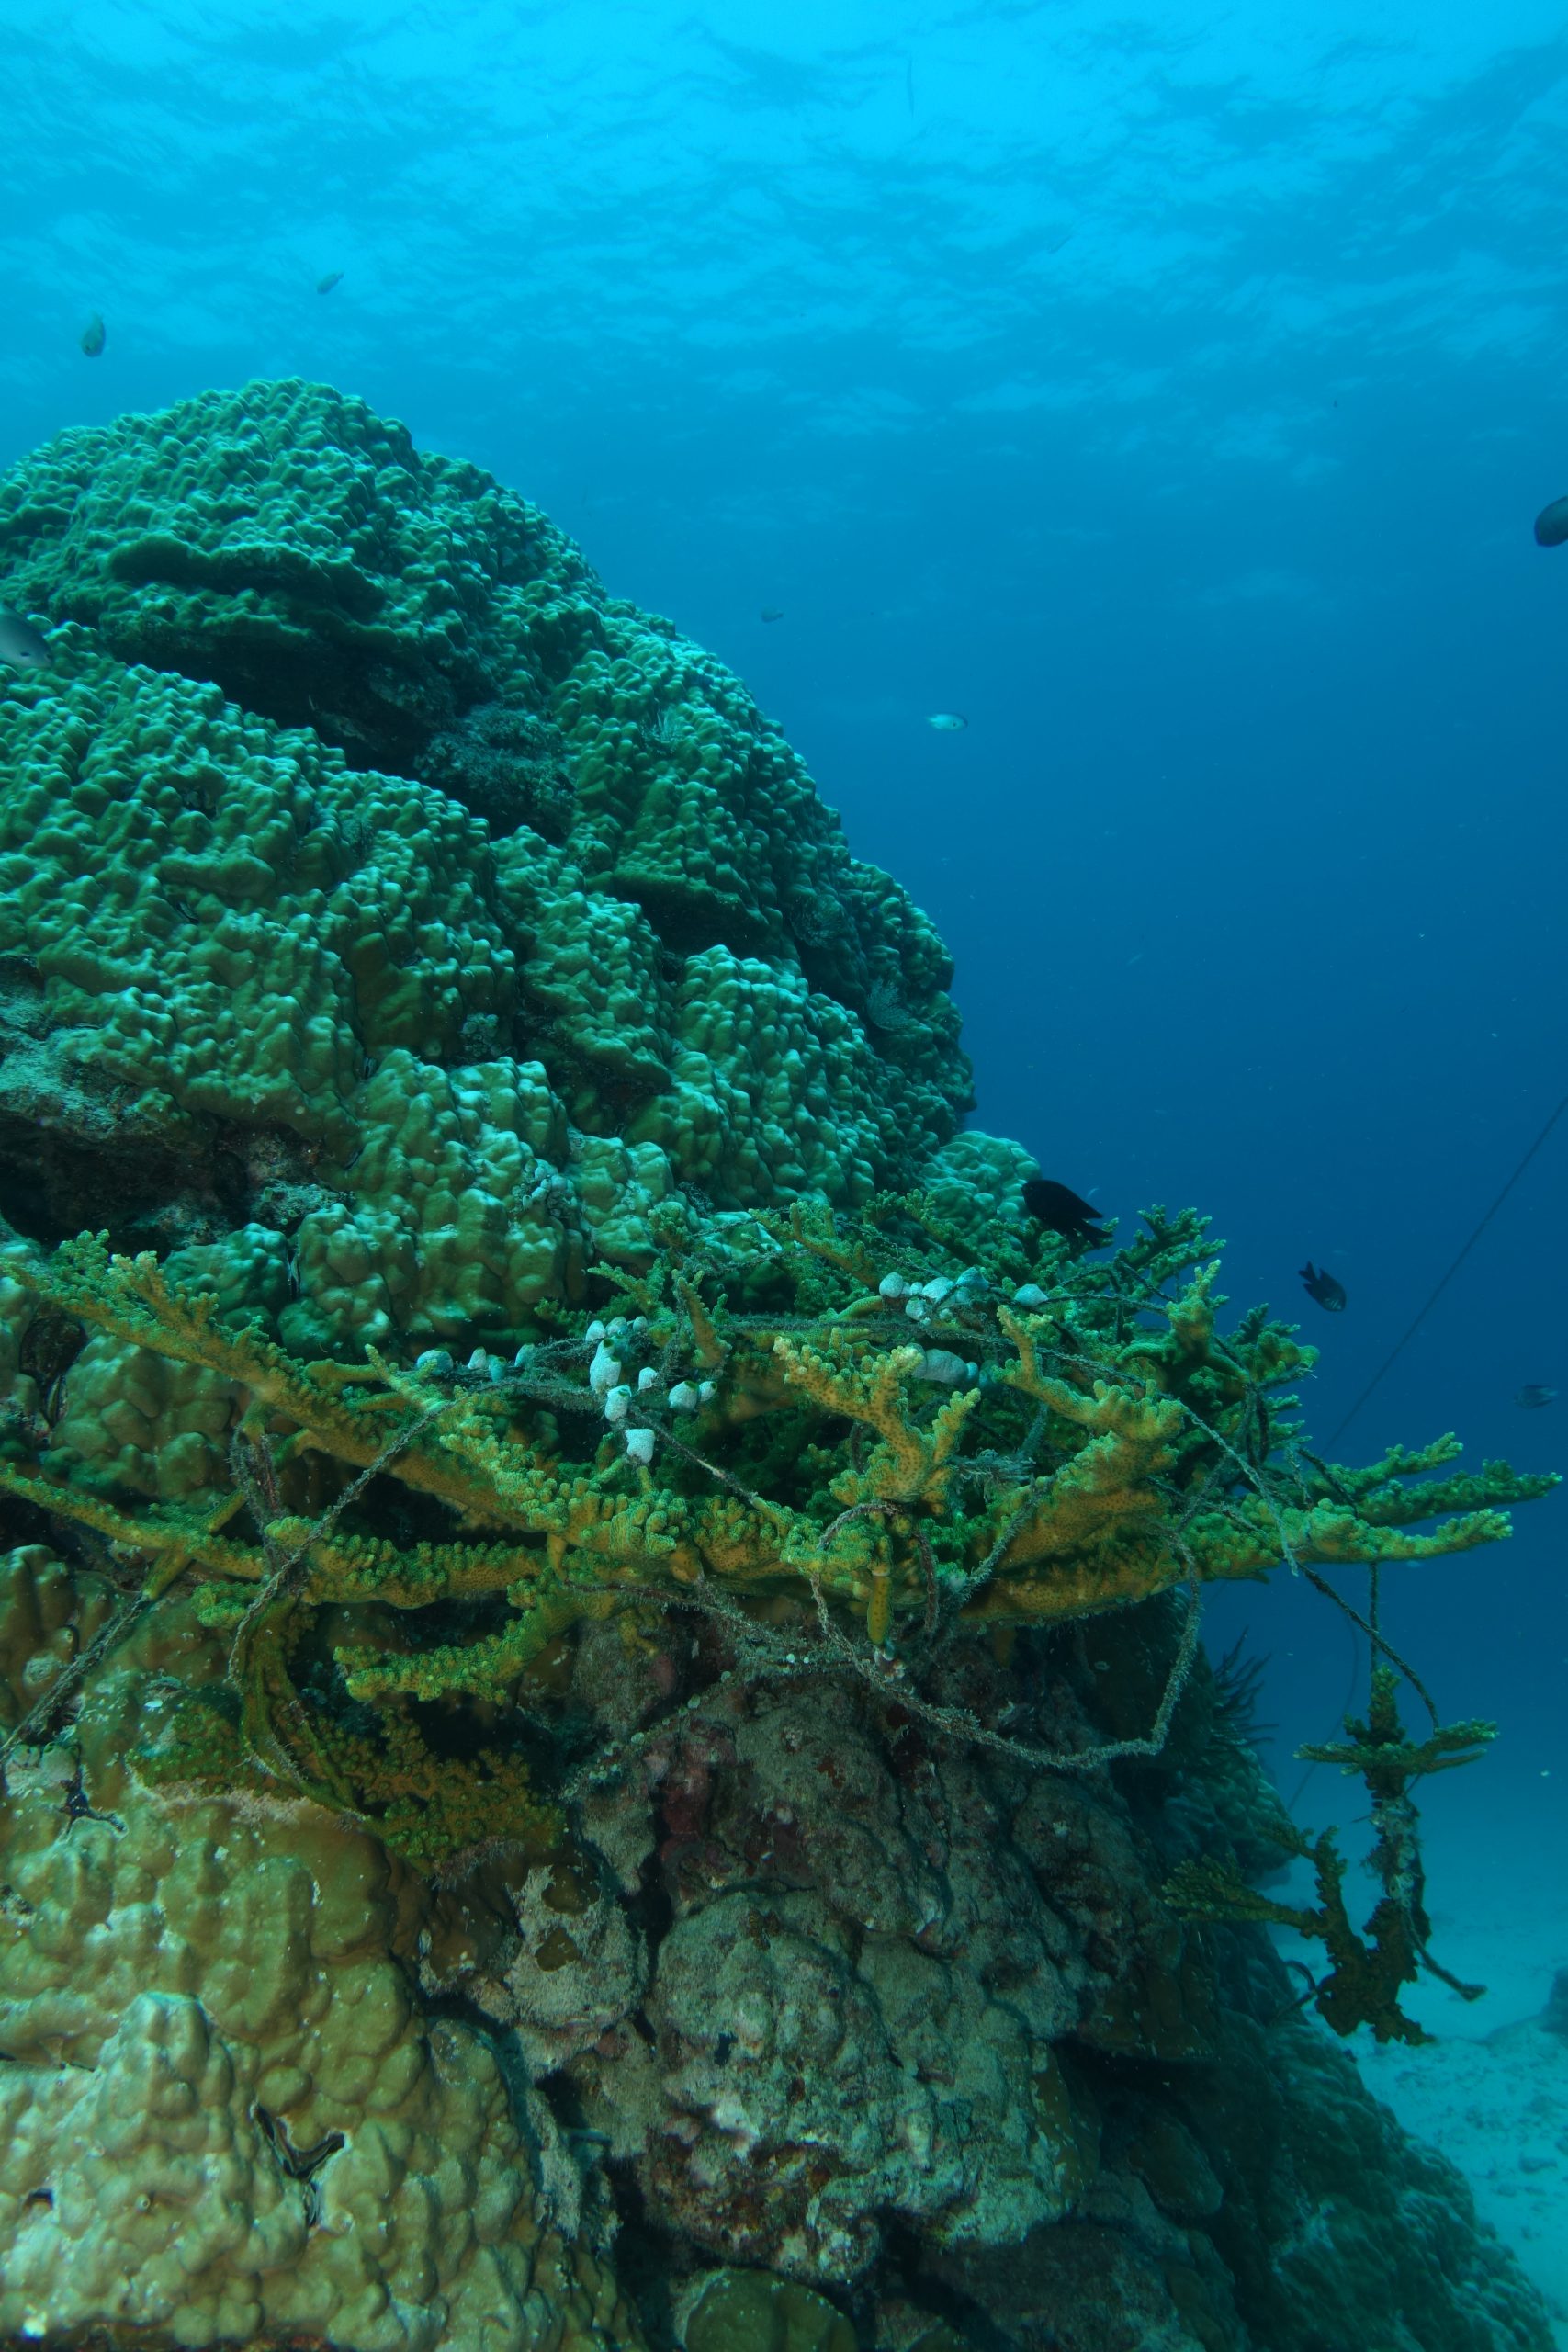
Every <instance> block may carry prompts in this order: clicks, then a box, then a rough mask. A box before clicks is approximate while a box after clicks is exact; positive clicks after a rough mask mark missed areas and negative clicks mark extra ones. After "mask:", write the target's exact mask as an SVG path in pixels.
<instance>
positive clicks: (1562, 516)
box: [1535, 498, 1568, 548]
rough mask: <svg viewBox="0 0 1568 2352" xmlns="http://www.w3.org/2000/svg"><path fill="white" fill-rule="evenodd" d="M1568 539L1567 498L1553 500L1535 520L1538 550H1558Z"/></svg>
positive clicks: (1542, 509)
mask: <svg viewBox="0 0 1568 2352" xmlns="http://www.w3.org/2000/svg"><path fill="white" fill-rule="evenodd" d="M1564 539H1568V498H1554V499H1553V500H1552V502H1551V505H1550V506H1543V507H1542V508H1541V510H1540V514H1539V515H1537V516H1536V518H1535V543H1536V545H1537V547H1538V548H1560V547H1561V546H1562V542H1563V540H1564Z"/></svg>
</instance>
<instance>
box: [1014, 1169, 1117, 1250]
mask: <svg viewBox="0 0 1568 2352" xmlns="http://www.w3.org/2000/svg"><path fill="white" fill-rule="evenodd" d="M1023 1205H1024V1207H1025V1208H1026V1209H1027V1210H1028V1211H1029V1214H1030V1216H1032V1217H1033V1218H1035V1219H1036V1220H1037V1222H1038V1223H1039V1224H1041V1225H1043V1226H1044V1227H1045V1228H1046V1230H1047V1232H1050V1233H1059V1234H1061V1235H1062V1236H1063V1238H1064V1239H1066V1240H1068V1241H1087V1242H1088V1244H1089V1248H1090V1249H1091V1250H1103V1249H1104V1247H1105V1244H1106V1241H1107V1239H1108V1238H1109V1236H1108V1235H1106V1234H1104V1233H1102V1232H1101V1230H1100V1223H1099V1216H1100V1212H1099V1210H1098V1209H1093V1208H1091V1207H1090V1206H1089V1203H1088V1202H1087V1201H1080V1200H1079V1198H1078V1196H1077V1193H1075V1192H1074V1191H1073V1190H1072V1188H1071V1187H1070V1185H1066V1184H1058V1183H1057V1182H1055V1180H1054V1178H1052V1177H1050V1176H1031V1177H1030V1179H1029V1181H1028V1182H1027V1183H1026V1184H1025V1185H1024V1188H1023Z"/></svg>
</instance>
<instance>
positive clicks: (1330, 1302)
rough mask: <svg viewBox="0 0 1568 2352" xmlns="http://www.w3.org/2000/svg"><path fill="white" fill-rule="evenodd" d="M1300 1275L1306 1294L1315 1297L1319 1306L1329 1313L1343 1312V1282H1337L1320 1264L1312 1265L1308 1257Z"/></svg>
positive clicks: (1338, 1313)
mask: <svg viewBox="0 0 1568 2352" xmlns="http://www.w3.org/2000/svg"><path fill="white" fill-rule="evenodd" d="M1301 1276H1302V1280H1303V1283H1305V1284H1306V1295H1307V1296H1308V1297H1309V1298H1315V1299H1316V1301H1317V1303H1318V1305H1319V1306H1322V1307H1325V1308H1326V1309H1327V1311H1328V1313H1329V1314H1330V1315H1340V1314H1342V1313H1343V1312H1344V1308H1345V1285H1344V1283H1337V1282H1336V1281H1335V1279H1334V1277H1333V1275H1332V1274H1328V1273H1325V1272H1324V1270H1323V1268H1322V1267H1321V1266H1314V1264H1313V1262H1312V1260H1311V1259H1310V1258H1309V1259H1308V1260H1307V1261H1306V1264H1305V1265H1304V1266H1303V1268H1302V1270H1301Z"/></svg>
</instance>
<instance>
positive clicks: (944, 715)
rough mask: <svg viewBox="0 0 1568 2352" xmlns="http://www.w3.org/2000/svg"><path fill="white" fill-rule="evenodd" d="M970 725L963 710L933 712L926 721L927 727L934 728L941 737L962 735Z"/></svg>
mask: <svg viewBox="0 0 1568 2352" xmlns="http://www.w3.org/2000/svg"><path fill="white" fill-rule="evenodd" d="M968 724H969V721H968V720H967V719H966V718H964V713H963V712H962V711H961V710H933V711H932V712H931V716H930V717H929V718H927V720H926V725H927V726H928V727H934V728H935V729H936V731H937V733H938V734H939V735H957V734H960V733H961V732H962V731H963V729H964V728H965V727H967V726H968Z"/></svg>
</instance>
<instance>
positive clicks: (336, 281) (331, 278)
mask: <svg viewBox="0 0 1568 2352" xmlns="http://www.w3.org/2000/svg"><path fill="white" fill-rule="evenodd" d="M342 284H343V272H342V270H341V269H329V270H328V272H327V274H326V276H325V277H318V278H317V280H316V291H317V293H318V294H330V293H331V292H332V290H333V287H334V286H341V285H342Z"/></svg>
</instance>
